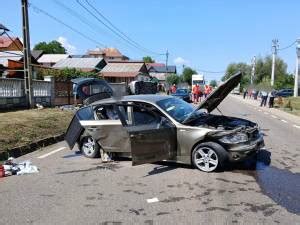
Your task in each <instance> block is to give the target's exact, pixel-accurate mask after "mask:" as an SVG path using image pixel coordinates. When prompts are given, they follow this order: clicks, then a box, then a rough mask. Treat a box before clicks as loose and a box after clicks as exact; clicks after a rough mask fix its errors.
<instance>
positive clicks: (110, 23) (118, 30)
mask: <svg viewBox="0 0 300 225" xmlns="http://www.w3.org/2000/svg"><path fill="white" fill-rule="evenodd" d="M85 2H86V3H87V4H88V5H89V6H90V7H91V8H92V9H93V10H94V11H95V12H97V14H98V15H100V16H101V17H102V18H103V19H104V20H105V21H106V22H107V23H108V24H109V25H111V26H112V27H113V28H114V29H115V30H116V31H117V32H119V33H120V34H122V35H123V36H124V37H125V38H126V39H127V40H128V41H130V42H132V43H133V44H135V45H136V46H139V47H140V48H142V49H144V51H146V52H149V53H151V54H154V55H165V54H164V53H157V52H154V51H152V50H149V49H147V48H145V47H143V46H141V45H140V44H139V43H137V42H136V41H134V40H132V38H130V37H129V36H128V35H126V34H125V33H124V32H123V31H121V30H120V29H119V28H118V27H116V26H115V25H114V24H113V23H112V22H111V21H110V20H109V19H108V18H107V17H105V16H104V15H103V14H102V13H101V12H100V11H99V10H98V9H97V8H96V7H94V6H93V5H92V4H91V3H90V2H89V1H88V0H85Z"/></svg>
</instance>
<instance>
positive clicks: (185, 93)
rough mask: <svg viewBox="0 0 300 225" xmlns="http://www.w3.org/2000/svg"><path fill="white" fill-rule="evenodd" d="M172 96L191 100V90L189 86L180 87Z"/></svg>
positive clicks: (187, 100)
mask: <svg viewBox="0 0 300 225" xmlns="http://www.w3.org/2000/svg"><path fill="white" fill-rule="evenodd" d="M172 96H174V97H177V98H180V99H182V100H184V101H186V102H191V96H190V92H189V90H188V89H187V88H178V89H177V90H176V92H175V93H173V94H172Z"/></svg>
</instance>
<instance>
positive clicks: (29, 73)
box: [21, 0, 33, 108]
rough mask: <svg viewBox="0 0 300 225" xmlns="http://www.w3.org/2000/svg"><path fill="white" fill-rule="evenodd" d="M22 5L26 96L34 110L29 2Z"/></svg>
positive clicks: (24, 1) (22, 0) (29, 105)
mask: <svg viewBox="0 0 300 225" xmlns="http://www.w3.org/2000/svg"><path fill="white" fill-rule="evenodd" d="M21 3H22V29H23V54H24V57H23V58H24V81H25V96H26V101H27V104H28V108H33V93H32V68H31V52H30V37H29V22H28V0H21Z"/></svg>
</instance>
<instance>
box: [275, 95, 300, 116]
mask: <svg viewBox="0 0 300 225" xmlns="http://www.w3.org/2000/svg"><path fill="white" fill-rule="evenodd" d="M276 105H278V106H279V108H280V109H281V110H283V111H285V112H288V113H291V114H294V115H296V116H300V97H289V98H283V99H282V101H280V100H279V101H278V100H277V102H276Z"/></svg>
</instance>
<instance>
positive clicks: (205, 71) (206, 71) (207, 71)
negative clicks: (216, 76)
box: [195, 68, 226, 73]
mask: <svg viewBox="0 0 300 225" xmlns="http://www.w3.org/2000/svg"><path fill="white" fill-rule="evenodd" d="M195 69H196V70H198V71H200V72H203V73H225V72H226V71H210V70H202V69H199V68H195Z"/></svg>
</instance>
